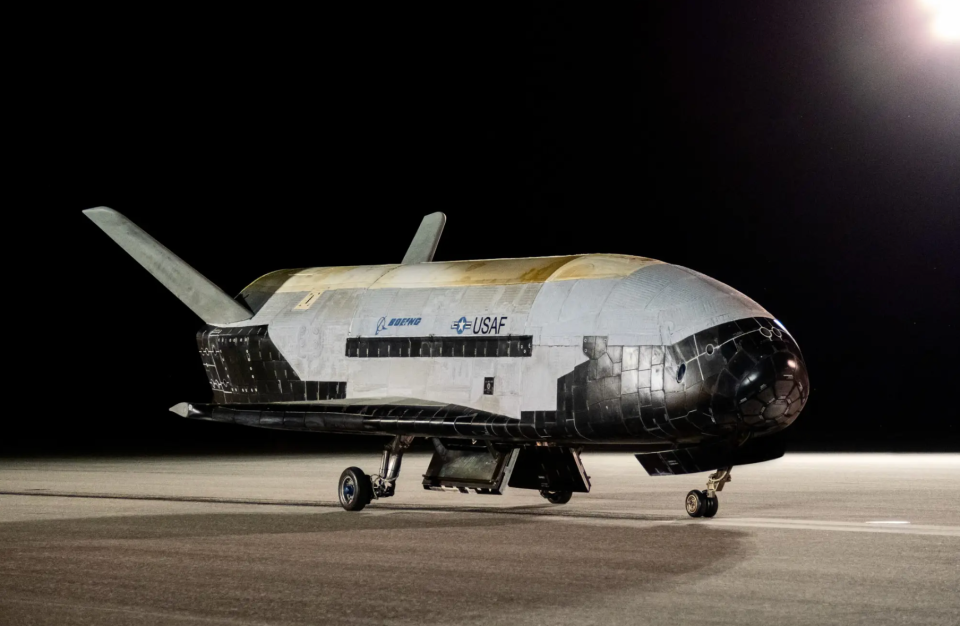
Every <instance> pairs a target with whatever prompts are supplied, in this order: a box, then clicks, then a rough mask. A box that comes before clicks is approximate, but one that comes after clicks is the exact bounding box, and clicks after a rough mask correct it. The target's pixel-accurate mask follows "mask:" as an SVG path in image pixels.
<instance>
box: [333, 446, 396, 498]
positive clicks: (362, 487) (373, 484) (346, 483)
mask: <svg viewBox="0 0 960 626" xmlns="http://www.w3.org/2000/svg"><path fill="white" fill-rule="evenodd" d="M412 442H413V437H404V436H398V437H394V438H393V441H391V442H390V443H389V444H388V445H387V447H385V448H384V449H383V458H382V459H381V460H380V473H379V474H376V475H374V476H367V475H366V474H364V473H363V470H362V469H360V468H359V467H348V468H347V469H345V470H343V473H342V474H340V482H339V483H338V485H337V497H338V498H339V500H340V506H342V507H343V508H344V509H346V510H347V511H359V510H361V509H362V508H363V507H365V506H367V505H368V504H370V502H371V501H372V500H373V499H375V498H389V497H390V496H392V495H393V493H394V491H395V490H396V486H397V485H396V483H397V477H399V476H400V461H402V460H403V453H404V452H405V451H406V450H407V448H409V447H410V444H411V443H412Z"/></svg>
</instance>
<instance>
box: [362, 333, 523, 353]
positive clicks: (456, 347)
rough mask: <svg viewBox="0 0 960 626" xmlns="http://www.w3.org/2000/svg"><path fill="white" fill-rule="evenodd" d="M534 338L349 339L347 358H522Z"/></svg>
mask: <svg viewBox="0 0 960 626" xmlns="http://www.w3.org/2000/svg"><path fill="white" fill-rule="evenodd" d="M532 354H533V337H531V336H529V335H524V336H508V337H495V338H493V337H350V338H348V339H347V346H346V355H347V356H348V357H352V358H360V359H378V358H380V359H383V358H408V357H413V358H429V357H445V358H484V357H488V358H489V357H525V356H531V355H532Z"/></svg>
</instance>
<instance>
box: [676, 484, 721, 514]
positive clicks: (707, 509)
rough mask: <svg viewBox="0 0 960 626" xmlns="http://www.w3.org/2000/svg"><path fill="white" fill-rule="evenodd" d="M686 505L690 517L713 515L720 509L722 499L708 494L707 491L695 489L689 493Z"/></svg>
mask: <svg viewBox="0 0 960 626" xmlns="http://www.w3.org/2000/svg"><path fill="white" fill-rule="evenodd" d="M684 507H685V508H686V509H687V514H689V515H690V517H713V516H714V515H716V514H717V511H718V510H719V509H720V501H719V500H718V499H717V498H711V497H710V496H708V495H707V492H706V491H698V490H696V489H694V490H693V491H691V492H690V493H688V494H687V498H686V500H684Z"/></svg>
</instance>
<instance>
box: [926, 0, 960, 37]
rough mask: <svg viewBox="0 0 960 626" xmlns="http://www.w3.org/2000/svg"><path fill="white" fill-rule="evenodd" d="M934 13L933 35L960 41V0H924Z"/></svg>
mask: <svg viewBox="0 0 960 626" xmlns="http://www.w3.org/2000/svg"><path fill="white" fill-rule="evenodd" d="M923 4H924V5H925V6H926V7H927V8H928V9H930V10H931V11H932V12H933V33H934V34H935V35H936V36H937V37H940V38H941V39H949V40H953V41H957V40H960V0H923Z"/></svg>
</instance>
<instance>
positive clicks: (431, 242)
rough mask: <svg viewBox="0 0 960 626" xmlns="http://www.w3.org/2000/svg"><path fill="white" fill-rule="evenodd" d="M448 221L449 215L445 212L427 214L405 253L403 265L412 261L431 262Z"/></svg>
mask: <svg viewBox="0 0 960 626" xmlns="http://www.w3.org/2000/svg"><path fill="white" fill-rule="evenodd" d="M446 223H447V216H446V215H444V214H443V213H440V212H437V213H431V214H430V215H425V216H424V218H423V221H421V222H420V228H418V229H417V234H416V235H414V237H413V241H411V242H410V247H409V248H407V253H406V254H405V255H403V262H402V264H403V265H410V264H412V263H429V262H430V261H432V260H433V255H434V253H436V251H437V244H439V243H440V235H442V234H443V225H444V224H446Z"/></svg>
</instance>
